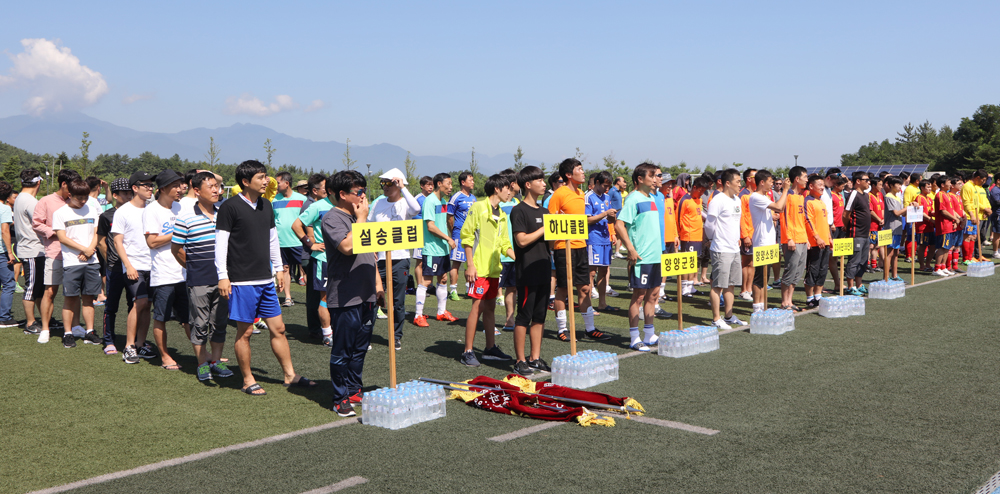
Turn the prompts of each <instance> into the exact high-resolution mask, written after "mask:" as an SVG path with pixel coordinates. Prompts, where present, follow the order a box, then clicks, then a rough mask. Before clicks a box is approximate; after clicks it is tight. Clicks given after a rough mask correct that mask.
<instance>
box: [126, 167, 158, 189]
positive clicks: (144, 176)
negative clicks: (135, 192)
mask: <svg viewBox="0 0 1000 494" xmlns="http://www.w3.org/2000/svg"><path fill="white" fill-rule="evenodd" d="M152 180H153V176H152V175H150V174H148V173H146V172H144V171H137V172H134V173H132V175H130V176H129V177H128V186H129V188H130V189H131V188H132V186H133V185H135V184H137V183H139V182H151V181H152Z"/></svg>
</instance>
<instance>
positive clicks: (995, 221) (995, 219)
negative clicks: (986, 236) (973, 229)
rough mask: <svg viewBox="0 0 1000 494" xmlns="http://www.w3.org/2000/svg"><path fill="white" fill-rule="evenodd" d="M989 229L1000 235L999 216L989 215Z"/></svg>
mask: <svg viewBox="0 0 1000 494" xmlns="http://www.w3.org/2000/svg"><path fill="white" fill-rule="evenodd" d="M990 228H991V229H993V231H994V232H997V233H1000V216H998V215H995V214H991V215H990Z"/></svg>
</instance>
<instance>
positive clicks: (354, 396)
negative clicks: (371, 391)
mask: <svg viewBox="0 0 1000 494" xmlns="http://www.w3.org/2000/svg"><path fill="white" fill-rule="evenodd" d="M361 396H362V395H361V391H358V392H357V393H354V394H352V395H351V396H348V397H347V401H349V402H351V404H352V405H353V404H355V403H361Z"/></svg>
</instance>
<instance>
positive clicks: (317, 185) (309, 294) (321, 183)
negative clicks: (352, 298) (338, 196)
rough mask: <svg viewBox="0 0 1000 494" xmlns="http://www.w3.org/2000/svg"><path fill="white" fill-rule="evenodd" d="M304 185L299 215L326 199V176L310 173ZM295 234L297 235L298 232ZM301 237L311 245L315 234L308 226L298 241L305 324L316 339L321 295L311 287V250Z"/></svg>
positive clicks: (319, 324) (320, 335)
mask: <svg viewBox="0 0 1000 494" xmlns="http://www.w3.org/2000/svg"><path fill="white" fill-rule="evenodd" d="M306 187H307V188H308V194H307V195H306V201H305V202H304V203H302V208H300V209H299V214H300V215H301V214H302V213H304V212H306V210H308V209H309V206H312V205H313V204H314V203H315V202H316V201H322V200H323V199H326V176H325V175H323V174H320V173H314V174H312V175H310V176H309V180H307V181H306ZM293 223H294V222H293ZM295 234H296V235H298V232H296V233H295ZM303 237H306V239H308V240H309V245H312V243H313V238H315V236H314V235H313V233H312V232H311V229H310V228H305V230H304V231H303V232H302V235H301V236H299V242H301V243H300V245H302V257H301V258H300V259H301V266H302V271H305V282H306V326H308V327H309V336H310V337H311V338H313V339H317V340H318V339H320V338H322V337H323V331H322V324H321V323H320V320H319V303H320V300H322V297H321V296H320V293H319V292H318V291H316V289H314V288H313V280H314V278H315V277H314V276H313V270H312V253H313V251H312V250H311V249H310V247H307V246H306V244H305V241H304V240H303Z"/></svg>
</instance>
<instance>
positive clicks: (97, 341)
mask: <svg viewBox="0 0 1000 494" xmlns="http://www.w3.org/2000/svg"><path fill="white" fill-rule="evenodd" d="M83 342H84V343H87V344H88V345H103V344H104V342H103V341H101V338H100V337H98V336H97V333H95V332H93V331H87V334H85V335H83Z"/></svg>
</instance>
